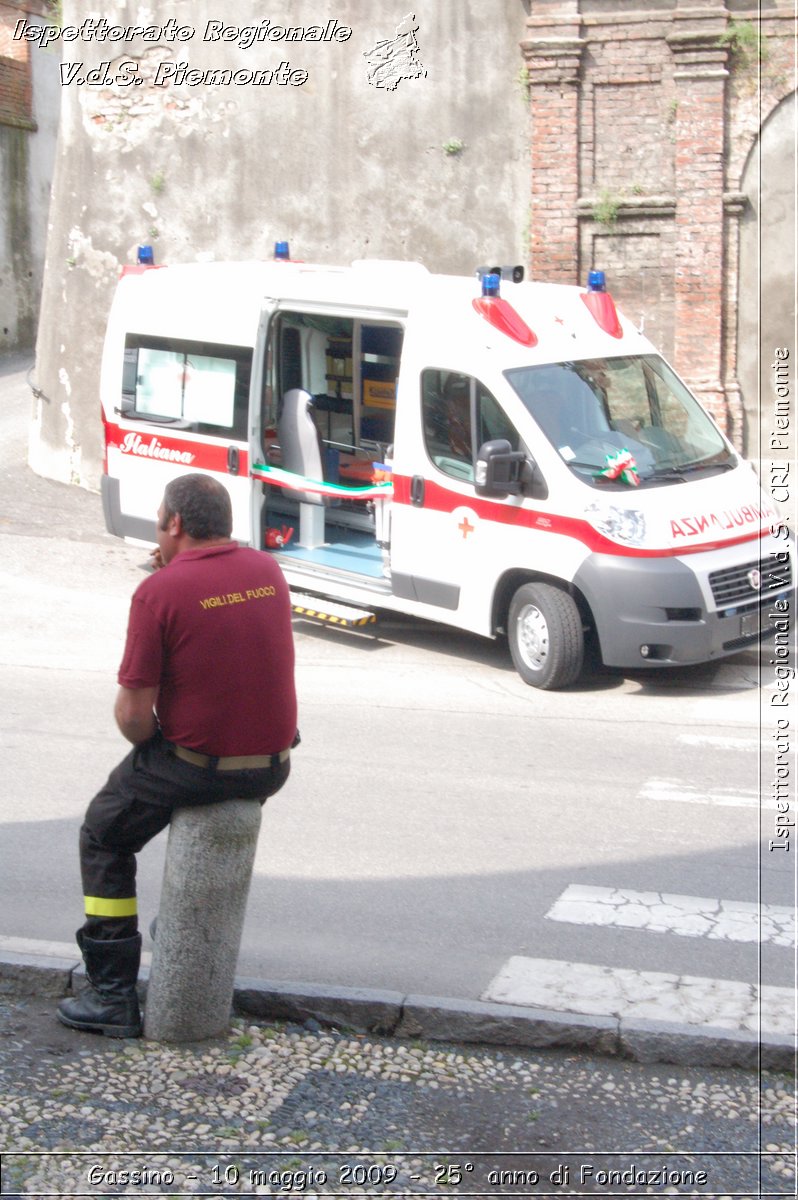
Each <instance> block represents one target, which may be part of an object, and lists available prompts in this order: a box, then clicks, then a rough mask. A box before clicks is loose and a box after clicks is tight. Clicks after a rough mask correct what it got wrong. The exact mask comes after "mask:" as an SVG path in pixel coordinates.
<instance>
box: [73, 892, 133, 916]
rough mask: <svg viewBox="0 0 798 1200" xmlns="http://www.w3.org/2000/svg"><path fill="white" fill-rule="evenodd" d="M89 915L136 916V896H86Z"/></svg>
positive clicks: (84, 898)
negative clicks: (120, 897)
mask: <svg viewBox="0 0 798 1200" xmlns="http://www.w3.org/2000/svg"><path fill="white" fill-rule="evenodd" d="M83 902H84V905H85V910H86V916H87V917H135V916H136V914H137V913H138V909H137V907H136V897H135V896H128V897H126V898H125V899H124V900H110V899H108V898H107V897H105V896H84V897H83Z"/></svg>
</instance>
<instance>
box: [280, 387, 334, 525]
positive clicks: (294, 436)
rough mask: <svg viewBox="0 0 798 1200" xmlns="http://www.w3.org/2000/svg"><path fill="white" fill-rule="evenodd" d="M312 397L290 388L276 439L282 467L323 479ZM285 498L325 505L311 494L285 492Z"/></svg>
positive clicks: (321, 498) (284, 399)
mask: <svg viewBox="0 0 798 1200" xmlns="http://www.w3.org/2000/svg"><path fill="white" fill-rule="evenodd" d="M312 405H313V397H312V396H311V394H310V392H306V391H305V389H304V388H291V389H290V390H289V391H287V392H286V393H285V395H284V396H283V408H282V412H281V413H280V416H279V418H278V421H277V440H278V442H279V443H280V455H281V459H282V465H283V468H284V469H285V470H286V471H293V472H295V473H296V474H297V475H304V476H305V478H306V479H315V480H322V479H324V468H323V466H322V463H323V457H322V448H321V438H320V436H319V431H318V429H317V427H316V422H315V421H314V420H313V414H312V413H311V408H312ZM286 495H287V496H288V497H290V498H291V499H292V500H298V501H299V502H300V503H302V504H324V497H323V496H318V495H315V494H314V493H313V492H303V491H299V490H297V491H294V490H289V489H286Z"/></svg>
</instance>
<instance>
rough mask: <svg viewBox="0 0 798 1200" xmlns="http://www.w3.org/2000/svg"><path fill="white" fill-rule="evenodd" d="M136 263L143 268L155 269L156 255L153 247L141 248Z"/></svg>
mask: <svg viewBox="0 0 798 1200" xmlns="http://www.w3.org/2000/svg"><path fill="white" fill-rule="evenodd" d="M136 262H137V263H138V264H139V265H140V266H142V267H154V266H155V255H154V254H153V251H152V246H139V248H138V252H137V254H136Z"/></svg>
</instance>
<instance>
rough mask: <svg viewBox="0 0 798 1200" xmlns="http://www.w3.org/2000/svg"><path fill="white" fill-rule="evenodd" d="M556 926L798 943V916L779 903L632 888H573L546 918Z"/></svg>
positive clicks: (551, 909)
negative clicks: (797, 921) (797, 932)
mask: <svg viewBox="0 0 798 1200" xmlns="http://www.w3.org/2000/svg"><path fill="white" fill-rule="evenodd" d="M546 917H547V919H548V920H550V921H566V922H568V923H570V924H577V925H602V926H616V927H619V928H621V929H641V930H645V931H647V932H648V933H675V934H676V935H677V936H678V937H706V938H711V939H714V940H718V939H723V940H726V941H730V942H771V943H773V945H776V946H792V945H794V943H795V913H794V912H793V910H792V909H790V908H785V907H782V906H780V905H776V904H762V905H759V904H751V903H748V902H745V901H741V900H710V899H705V898H704V897H702V896H679V895H674V894H672V893H670V892H637V891H632V890H631V889H629V888H608V887H585V886H582V885H579V884H572V885H571V886H570V887H567V888H566V889H565V891H564V892H563V894H562V895H561V896H560V898H559V899H558V900H557V901H556V903H555V904H554V905H553V906H552V907H551V908H550V909H549V911H548V912H547V913H546Z"/></svg>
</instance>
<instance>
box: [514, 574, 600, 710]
mask: <svg viewBox="0 0 798 1200" xmlns="http://www.w3.org/2000/svg"><path fill="white" fill-rule="evenodd" d="M507 637H508V640H509V643H510V654H511V655H512V659H513V663H514V665H515V669H516V671H517V672H518V674H519V675H520V676H521V678H522V679H523V681H524V683H528V684H530V685H531V686H532V687H537V688H542V689H544V690H546V689H554V688H564V687H567V686H568V684H569V683H574V681H575V680H576V679H578V678H579V675H580V672H581V670H582V662H583V659H584V653H585V636H584V631H583V629H582V618H581V617H580V615H579V609H578V608H577V606H576V604H575V602H574V601H573V599H572V598H571V597H570V596H569V595H568V593H567V592H563V591H561V590H560V589H559V588H556V587H552V585H551V584H549V583H525V584H523V586H522V587H520V588H519V589H518V591H517V592H516V593H515V595H514V596H513V598H512V601H511V603H510V610H509V614H508V618H507Z"/></svg>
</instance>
